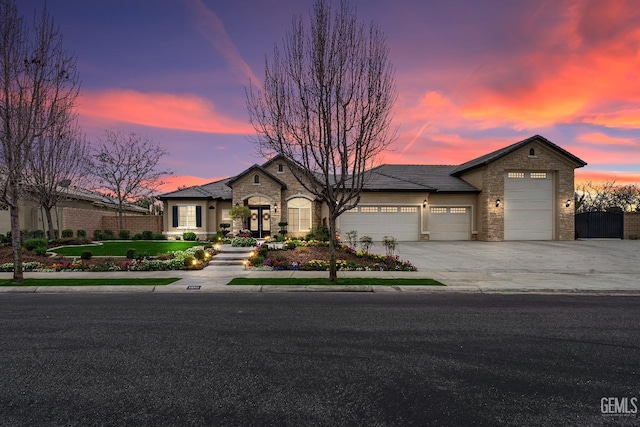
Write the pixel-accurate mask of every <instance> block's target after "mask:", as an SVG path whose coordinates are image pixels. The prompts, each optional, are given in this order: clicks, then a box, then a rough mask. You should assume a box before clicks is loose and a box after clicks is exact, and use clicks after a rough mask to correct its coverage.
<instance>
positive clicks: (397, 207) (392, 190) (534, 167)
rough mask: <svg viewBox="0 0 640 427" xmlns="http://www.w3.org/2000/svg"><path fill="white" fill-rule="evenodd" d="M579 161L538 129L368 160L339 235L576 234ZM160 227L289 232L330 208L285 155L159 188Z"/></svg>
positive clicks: (323, 217)
mask: <svg viewBox="0 0 640 427" xmlns="http://www.w3.org/2000/svg"><path fill="white" fill-rule="evenodd" d="M585 165H586V163H585V162H584V161H582V160H580V159H579V158H578V157H576V156H574V155H572V154H571V153H569V152H567V151H565V150H563V149H562V148H560V147H559V146H557V145H555V144H554V143H552V142H551V141H549V140H547V139H545V138H543V137H541V136H539V135H536V136H533V137H531V138H528V139H525V140H523V141H520V142H517V143H515V144H513V145H510V146H508V147H505V148H503V149H501V150H498V151H494V152H492V153H489V154H486V155H484V156H481V157H479V158H477V159H473V160H471V161H469V162H466V163H464V164H462V165H457V166H433V165H382V166H379V167H376V168H374V169H372V170H371V171H370V172H369V173H370V174H371V177H370V180H369V181H368V182H367V184H366V186H365V188H364V190H363V192H362V196H361V200H360V203H359V204H358V206H357V207H355V208H354V209H352V210H351V211H348V212H345V213H344V214H342V215H341V216H340V217H339V218H338V222H337V227H338V231H339V232H340V233H342V234H343V235H344V234H345V233H347V232H348V231H351V230H355V231H357V232H358V236H360V237H362V236H371V237H372V238H373V240H375V241H381V240H382V239H383V238H384V237H385V236H393V237H395V238H396V239H398V240H399V241H420V240H486V241H501V240H573V239H574V206H573V203H572V202H573V197H574V170H575V169H576V168H579V167H583V166H585ZM160 199H161V200H162V201H163V203H164V212H165V216H164V232H165V234H167V236H169V237H172V236H173V237H175V236H180V235H182V233H183V232H185V231H193V232H195V233H196V234H198V235H199V236H200V237H201V238H206V237H209V236H212V235H214V234H215V233H216V231H218V230H219V229H220V223H224V222H227V223H232V224H233V228H232V232H234V233H237V232H238V231H239V229H240V228H241V227H243V226H246V227H248V228H249V229H250V230H251V231H252V233H253V235H254V236H255V237H266V236H269V235H275V234H277V233H278V231H279V230H280V227H278V223H279V222H280V221H286V222H287V223H288V226H287V230H288V232H289V235H304V234H306V233H308V232H309V231H310V230H311V229H313V228H315V227H317V226H318V225H321V224H325V225H326V223H327V214H328V209H327V208H326V206H323V204H322V203H321V202H319V201H318V200H316V199H315V197H314V196H313V195H311V194H309V192H307V191H306V190H305V189H304V187H303V186H302V185H301V184H300V183H299V182H298V181H297V180H296V179H295V177H294V176H293V174H292V173H291V171H290V170H289V167H288V165H287V162H286V160H285V159H284V158H281V157H276V158H274V159H271V160H269V161H267V162H266V163H264V164H263V165H253V166H251V167H250V168H248V169H247V170H245V171H243V172H242V173H240V174H239V175H237V176H235V177H232V178H227V179H224V180H220V181H216V182H212V183H209V184H205V185H201V186H195V187H189V188H186V189H183V190H178V191H174V192H172V193H167V194H164V195H162V196H160ZM234 205H247V206H248V207H249V208H250V209H251V217H250V218H249V220H248V223H247V224H245V225H243V224H241V223H240V221H238V220H236V221H232V220H231V217H230V211H231V208H232V206H234Z"/></svg>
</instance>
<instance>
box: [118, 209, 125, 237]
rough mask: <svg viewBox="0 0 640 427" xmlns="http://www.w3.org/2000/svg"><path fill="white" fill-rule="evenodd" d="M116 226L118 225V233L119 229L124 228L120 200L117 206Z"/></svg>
mask: <svg viewBox="0 0 640 427" xmlns="http://www.w3.org/2000/svg"><path fill="white" fill-rule="evenodd" d="M118 226H119V227H120V228H119V229H118V233H119V232H120V230H123V229H124V220H123V219H122V202H120V206H118Z"/></svg>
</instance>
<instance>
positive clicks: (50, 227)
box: [44, 208, 56, 242]
mask: <svg viewBox="0 0 640 427" xmlns="http://www.w3.org/2000/svg"><path fill="white" fill-rule="evenodd" d="M44 214H45V216H46V217H47V227H48V236H49V241H50V242H53V241H54V240H56V233H55V229H54V228H53V216H52V215H51V208H44Z"/></svg>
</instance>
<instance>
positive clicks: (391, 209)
mask: <svg viewBox="0 0 640 427" xmlns="http://www.w3.org/2000/svg"><path fill="white" fill-rule="evenodd" d="M380 212H386V213H389V212H393V213H396V212H398V208H397V206H381V207H380Z"/></svg>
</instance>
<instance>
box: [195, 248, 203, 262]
mask: <svg viewBox="0 0 640 427" xmlns="http://www.w3.org/2000/svg"><path fill="white" fill-rule="evenodd" d="M193 256H194V257H195V259H197V260H200V261H202V260H204V249H196V251H195V252H194V253H193Z"/></svg>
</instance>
